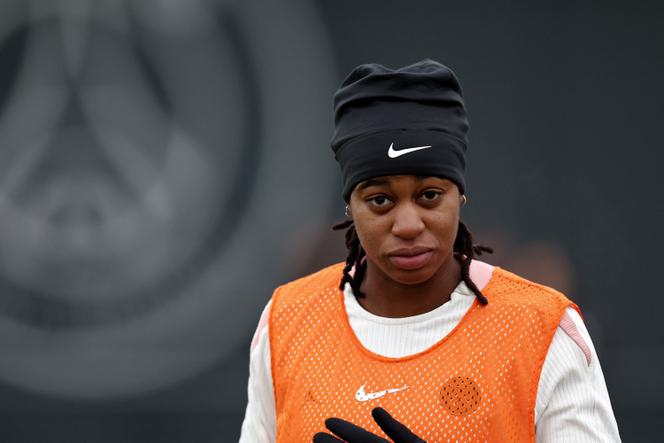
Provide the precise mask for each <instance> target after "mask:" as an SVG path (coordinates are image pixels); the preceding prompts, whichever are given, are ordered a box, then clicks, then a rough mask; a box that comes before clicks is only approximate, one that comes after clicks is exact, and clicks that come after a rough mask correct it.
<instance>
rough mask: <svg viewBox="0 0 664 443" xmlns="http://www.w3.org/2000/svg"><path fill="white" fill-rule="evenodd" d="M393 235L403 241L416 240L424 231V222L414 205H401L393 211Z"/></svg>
mask: <svg viewBox="0 0 664 443" xmlns="http://www.w3.org/2000/svg"><path fill="white" fill-rule="evenodd" d="M393 214H394V221H393V222H392V234H393V235H395V236H397V237H400V238H403V239H408V240H411V239H414V238H415V237H417V236H418V235H420V234H421V233H422V231H424V221H423V220H422V217H421V216H420V213H419V211H418V210H417V208H416V207H415V206H414V205H412V204H403V205H399V206H397V207H396V208H394V210H393Z"/></svg>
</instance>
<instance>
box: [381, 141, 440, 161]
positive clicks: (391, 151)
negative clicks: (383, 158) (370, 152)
mask: <svg viewBox="0 0 664 443" xmlns="http://www.w3.org/2000/svg"><path fill="white" fill-rule="evenodd" d="M430 147H431V145H428V146H415V147H414V148H404V149H399V150H396V149H394V143H391V144H390V149H388V150H387V156H388V157H390V158H397V157H401V156H402V155H404V154H410V153H411V152H415V151H419V150H421V149H427V148H430Z"/></svg>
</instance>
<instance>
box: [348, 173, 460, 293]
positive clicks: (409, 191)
mask: <svg viewBox="0 0 664 443" xmlns="http://www.w3.org/2000/svg"><path fill="white" fill-rule="evenodd" d="M349 206H350V209H351V216H352V218H353V222H354V225H355V229H356V231H357V235H358V238H359V239H360V244H361V245H362V247H363V248H364V250H365V252H366V255H367V260H368V261H370V262H371V263H372V264H373V265H375V266H376V267H377V268H378V269H379V270H380V271H382V272H383V273H384V274H385V275H386V276H387V277H388V278H390V279H391V280H394V281H396V282H398V283H401V284H418V283H423V282H425V281H427V280H429V279H430V278H432V277H433V276H434V275H436V273H437V272H439V271H444V268H443V266H444V265H445V264H446V263H449V259H450V258H451V257H452V254H453V245H454V239H455V238H456V234H457V229H458V224H459V209H460V207H461V196H460V195H459V189H458V188H457V186H456V185H455V184H454V182H452V181H450V180H447V179H442V178H438V177H419V176H415V175H390V176H383V177H376V178H372V179H369V180H366V181H364V182H361V183H360V184H358V185H357V186H356V187H355V189H354V190H353V192H352V194H351V196H350V203H349Z"/></svg>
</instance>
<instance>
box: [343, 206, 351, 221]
mask: <svg viewBox="0 0 664 443" xmlns="http://www.w3.org/2000/svg"><path fill="white" fill-rule="evenodd" d="M344 214H346V217H348V218H350V217H351V215H350V206H348V205H346V209H345V210H344Z"/></svg>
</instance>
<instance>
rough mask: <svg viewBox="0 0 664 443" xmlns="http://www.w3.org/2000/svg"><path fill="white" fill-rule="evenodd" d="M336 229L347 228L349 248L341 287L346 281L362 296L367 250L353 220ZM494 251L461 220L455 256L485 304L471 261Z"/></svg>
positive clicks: (462, 271) (469, 283)
mask: <svg viewBox="0 0 664 443" xmlns="http://www.w3.org/2000/svg"><path fill="white" fill-rule="evenodd" d="M332 229H333V230H335V231H338V230H341V229H346V248H347V249H348V256H347V257H346V266H344V269H343V276H342V277H341V283H340V284H339V289H341V290H342V291H343V290H344V286H345V285H346V283H348V284H350V287H351V288H352V289H353V293H354V294H355V296H356V297H358V298H362V297H364V294H363V293H362V291H360V284H361V283H362V280H363V279H364V275H365V273H366V272H367V263H366V261H365V260H364V257H365V255H366V254H365V252H364V249H362V245H360V239H359V238H358V237H357V232H356V231H355V226H354V225H353V220H352V219H348V220H344V221H342V222H339V223H337V224H335V225H334V226H332ZM484 252H488V253H490V254H492V253H493V249H492V248H490V247H488V246H483V245H473V235H472V234H471V233H470V230H469V229H468V227H467V226H466V225H465V223H463V222H462V221H461V220H459V229H458V231H457V236H456V239H455V240H454V258H456V259H457V260H459V261H460V262H461V279H462V280H463V281H464V283H466V285H467V286H468V288H469V289H470V290H471V291H473V293H475V295H476V296H477V299H478V300H479V302H480V303H481V304H483V305H486V304H488V303H489V301H488V300H487V298H486V297H485V296H484V294H482V292H481V291H480V289H479V288H478V287H477V285H475V283H473V281H472V280H471V279H470V263H471V261H472V260H473V257H474V256H475V255H482V253H484ZM353 267H355V272H354V274H352V275H351V273H350V271H351V269H353Z"/></svg>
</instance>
